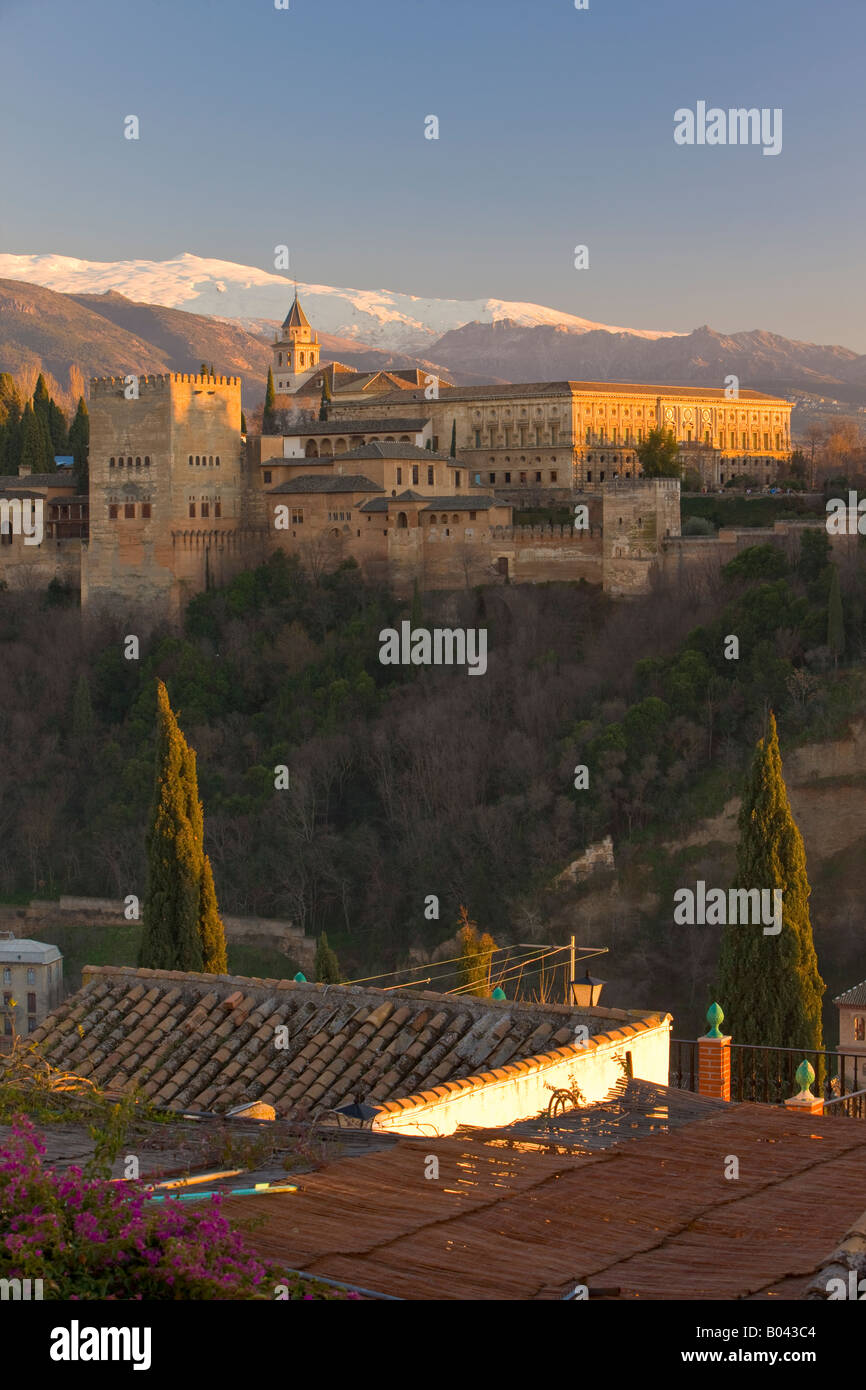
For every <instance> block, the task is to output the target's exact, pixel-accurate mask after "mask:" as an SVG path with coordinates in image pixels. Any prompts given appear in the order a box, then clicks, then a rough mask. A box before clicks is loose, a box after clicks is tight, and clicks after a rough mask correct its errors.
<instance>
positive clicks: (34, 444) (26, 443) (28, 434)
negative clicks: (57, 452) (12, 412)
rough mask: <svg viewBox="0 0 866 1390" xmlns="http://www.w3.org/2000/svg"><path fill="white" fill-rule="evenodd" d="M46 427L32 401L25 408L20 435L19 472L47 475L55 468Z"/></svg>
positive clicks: (16, 470)
mask: <svg viewBox="0 0 866 1390" xmlns="http://www.w3.org/2000/svg"><path fill="white" fill-rule="evenodd" d="M46 428H47V427H46V426H45V425H44V423H43V422H42V421H41V420H40V419H39V417H38V416H37V414H36V412H35V411H34V409H33V406H32V405H31V403H30V401H28V402H27V404H26V405H25V407H24V414H23V415H22V417H21V429H20V435H19V440H20V443H19V453H18V468H15V469H13V470H12V471H13V472H16V473H17V472H18V471H19V468H24V469H26V470H28V471H29V472H30V473H47V472H49V471H50V470H53V468H54V455H53V454H52V453H51V445H50V443H49V442H48V440H47V438H46Z"/></svg>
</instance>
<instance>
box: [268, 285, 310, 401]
mask: <svg viewBox="0 0 866 1390" xmlns="http://www.w3.org/2000/svg"><path fill="white" fill-rule="evenodd" d="M319 351H320V349H319V335H318V334H317V333H316V334H314V333H313V331H312V329H311V328H310V323H309V320H308V318H307V316H306V314H305V313H304V311H303V309H302V308H301V304H300V300H299V299H298V292H297V290H295V298H294V300H293V302H292V307H291V309H290V310H289V312H288V314H287V315H286V318H285V321H284V323H283V326H282V328H281V329H280V331H279V333H278V334H277V337H276V340H275V342H274V346H273V354H274V362H273V373H274V390H275V391H276V392H277V394H278V395H279V394H281V393H282V394H284V395H291V394H292V393H293V392H294V391H296V390H297V388H298V386H299V385H300V383H301V380H302V379H305V378H306V377H308V376H309V375H310V374H311V373H312V372H314V371H315V370H316V368H317V367H318V365H319Z"/></svg>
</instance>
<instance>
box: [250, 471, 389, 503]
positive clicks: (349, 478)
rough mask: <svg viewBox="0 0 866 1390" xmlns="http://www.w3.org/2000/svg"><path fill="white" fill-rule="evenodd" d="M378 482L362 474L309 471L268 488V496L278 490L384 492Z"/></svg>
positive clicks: (271, 495)
mask: <svg viewBox="0 0 866 1390" xmlns="http://www.w3.org/2000/svg"><path fill="white" fill-rule="evenodd" d="M382 491H383V489H382V488H381V487H380V486H379V484H378V483H373V482H371V481H370V479H369V478H363V477H361V476H360V474H357V473H355V474H344V473H325V474H319V473H309V474H307V475H306V476H305V477H303V478H290V479H289V481H288V482H287V483H278V484H277V486H276V487H272V488H268V496H270V497H273V495H274V493H276V492H382Z"/></svg>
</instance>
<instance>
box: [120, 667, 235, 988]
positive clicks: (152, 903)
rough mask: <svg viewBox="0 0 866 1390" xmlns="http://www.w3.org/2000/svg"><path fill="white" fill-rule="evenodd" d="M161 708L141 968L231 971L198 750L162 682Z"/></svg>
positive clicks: (148, 843) (159, 689) (159, 693)
mask: <svg viewBox="0 0 866 1390" xmlns="http://www.w3.org/2000/svg"><path fill="white" fill-rule="evenodd" d="M157 708H158V728H157V748H156V787H155V792H154V803H153V811H152V814H151V825H150V830H149V832H148V838H147V853H148V890H147V901H146V904H145V913H144V933H143V936H142V943H141V953H140V956H139V964H140V965H142V966H147V967H149V968H150V969H152V970H185V971H202V970H204V971H209V972H211V973H213V974H225V973H226V970H227V968H228V967H227V961H226V943H225V931H224V929H223V924H222V921H221V920H220V916H219V909H218V907H217V898H216V890H215V888H214V881H213V873H212V872H211V866H210V860H209V859H208V857H207V855H206V854H205V852H204V817H203V814H202V806H201V802H200V800H199V795H198V777H197V774H196V760H195V753H194V752H193V750H192V749H191V748H190V747H189V745H188V743H187V741H186V739H185V738H184V736H183V734H182V733H181V731H180V728H179V727H178V723H177V720H176V719H175V717H174V713H173V712H172V708H171V705H170V703H169V699H168V692H167V690H166V688H165V686H164V684H163V683H162V681H160V682H159V683H158V686H157Z"/></svg>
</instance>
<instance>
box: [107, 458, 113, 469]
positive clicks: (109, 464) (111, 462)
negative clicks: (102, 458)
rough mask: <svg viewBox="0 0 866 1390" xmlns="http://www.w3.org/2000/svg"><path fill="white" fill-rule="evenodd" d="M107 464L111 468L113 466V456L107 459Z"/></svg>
mask: <svg viewBox="0 0 866 1390" xmlns="http://www.w3.org/2000/svg"><path fill="white" fill-rule="evenodd" d="M108 466H109V468H113V467H114V459H113V458H111V459H109V460H108Z"/></svg>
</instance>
